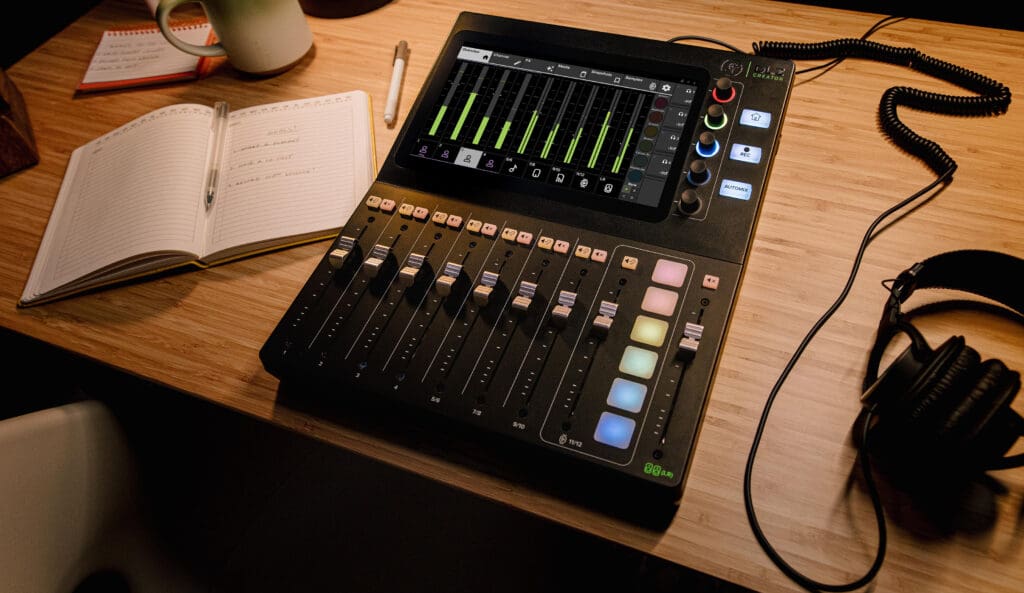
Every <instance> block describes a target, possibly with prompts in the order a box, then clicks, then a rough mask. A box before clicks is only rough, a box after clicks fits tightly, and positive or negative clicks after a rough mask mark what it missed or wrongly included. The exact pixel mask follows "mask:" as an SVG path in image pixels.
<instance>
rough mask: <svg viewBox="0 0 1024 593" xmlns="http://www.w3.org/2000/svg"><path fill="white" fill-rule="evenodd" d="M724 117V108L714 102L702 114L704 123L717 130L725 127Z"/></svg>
mask: <svg viewBox="0 0 1024 593" xmlns="http://www.w3.org/2000/svg"><path fill="white" fill-rule="evenodd" d="M726 119H727V118H726V116H725V109H723V108H722V106H721V105H719V104H717V103H715V104H714V105H711V106H709V107H708V112H707V113H706V114H705V115H704V125H705V126H707V127H708V128H710V129H712V130H718V129H721V128H723V127H725V122H726Z"/></svg>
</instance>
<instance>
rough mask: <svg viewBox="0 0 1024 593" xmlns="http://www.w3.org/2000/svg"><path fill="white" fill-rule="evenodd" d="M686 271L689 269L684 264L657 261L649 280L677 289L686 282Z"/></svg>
mask: <svg viewBox="0 0 1024 593" xmlns="http://www.w3.org/2000/svg"><path fill="white" fill-rule="evenodd" d="M688 269H689V268H688V267H687V266H686V264H683V263H679V262H677V261H671V260H667V259H659V260H658V261H657V263H655V264H654V273H653V274H651V280H654V281H655V282H657V283H658V284H664V285H665V286H675V287H677V288H678V287H680V286H682V285H683V282H686V272H687V270H688Z"/></svg>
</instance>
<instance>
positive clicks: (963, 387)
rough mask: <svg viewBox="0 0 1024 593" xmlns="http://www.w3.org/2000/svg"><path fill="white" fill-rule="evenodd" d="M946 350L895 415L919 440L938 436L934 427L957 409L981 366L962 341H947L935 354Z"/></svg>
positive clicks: (919, 378)
mask: <svg viewBox="0 0 1024 593" xmlns="http://www.w3.org/2000/svg"><path fill="white" fill-rule="evenodd" d="M945 348H949V349H950V352H949V353H948V356H947V357H944V358H943V359H942V361H941V363H939V364H936V365H932V366H930V367H928V368H926V369H924V370H923V371H922V374H921V375H920V376H919V377H918V380H917V381H915V383H914V385H913V386H912V387H911V389H910V391H909V392H908V393H907V395H906V404H905V405H904V406H903V409H902V410H900V411H899V412H897V413H898V414H899V415H900V423H901V424H904V425H905V426H906V428H907V429H909V430H911V431H912V432H914V433H917V435H918V436H926V437H930V436H931V434H939V433H940V432H941V431H939V430H938V429H937V426H938V425H939V424H941V423H942V422H943V420H945V419H948V418H950V416H951V415H952V413H953V412H954V411H955V410H956V409H957V408H958V407H959V405H958V404H959V402H960V401H961V400H962V397H963V394H964V393H966V392H967V391H968V390H969V389H970V388H971V386H972V385H973V384H974V378H975V377H976V376H977V369H978V366H979V365H980V364H981V356H980V355H979V354H978V352H977V351H976V350H974V349H973V348H971V347H969V346H967V345H966V344H965V343H964V342H963V339H962V338H961V339H959V340H954V339H951V340H948V341H947V342H946V343H945V344H943V346H942V347H940V348H939V351H938V352H939V353H940V354H941V352H942V350H943V349H945ZM921 433H923V435H922V434H921Z"/></svg>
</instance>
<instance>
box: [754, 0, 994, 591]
mask: <svg viewBox="0 0 1024 593" xmlns="http://www.w3.org/2000/svg"><path fill="white" fill-rule="evenodd" d="M899 20H902V19H897V18H896V17H887V18H885V19H882V20H881V21H879V22H878V23H876V24H875V26H874V27H872V28H871V29H869V30H868V31H867V32H866V33H865V34H864V35H863V36H862V37H861V38H860V39H837V40H834V41H826V42H822V43H782V42H761V43H755V44H754V46H753V47H754V54H755V55H762V56H768V57H776V58H786V59H792V60H814V59H831V60H832V61H831V62H829V63H827V64H824V65H823V66H820V67H819V68H829V67H833V66H835V65H836V64H838V63H839V62H841V61H842V60H844V59H846V58H850V57H853V58H864V59H871V60H875V61H880V62H887V63H892V64H902V65H904V66H907V67H909V68H911V69H914V70H917V71H919V72H923V73H926V74H929V75H931V76H933V77H936V78H940V79H943V80H946V81H948V82H951V83H953V84H956V85H957V86H960V87H962V88H966V89H968V90H970V91H973V92H975V93H977V95H976V96H954V95H943V94H937V93H929V92H925V91H921V90H918V89H914V88H910V87H893V88H890V89H889V90H887V91H886V92H885V93H884V94H883V95H882V100H881V102H880V103H879V119H880V120H881V127H882V129H883V131H884V132H885V133H886V135H888V136H889V137H890V139H892V140H893V142H894V143H895V144H896V145H897V146H899V147H900V148H901V149H903V150H905V151H906V152H908V153H909V154H911V155H913V156H916V157H918V158H919V159H921V160H922V161H924V163H925V164H926V165H928V167H929V168H931V169H932V170H933V171H934V172H935V173H936V175H937V176H938V177H937V179H935V181H933V182H932V183H930V184H928V185H927V186H925V187H924V188H922V189H921V190H919V191H918V192H916V193H914V194H913V195H911V196H909V197H907V198H904V199H903V200H901V201H900V202H898V203H897V204H895V205H893V206H891V207H890V208H888V209H887V210H885V211H884V212H882V214H880V215H879V216H878V217H877V218H876V219H875V220H874V221H873V222H872V223H871V225H870V226H869V227H868V229H867V231H866V232H865V233H864V237H863V239H862V240H861V243H860V246H859V247H858V249H857V253H856V256H855V257H854V261H853V265H852V267H851V269H850V274H849V277H848V278H847V281H846V285H845V286H844V287H843V289H842V291H841V292H840V294H839V296H838V297H837V298H836V300H835V302H834V303H833V304H832V306H830V307H829V308H828V310H826V311H825V313H824V314H823V315H822V316H821V318H820V319H818V321H817V322H815V323H814V325H813V326H812V327H811V329H810V331H808V332H807V335H806V336H805V337H804V339H803V340H802V341H801V342H800V344H799V346H798V347H797V349H796V350H795V351H794V352H793V355H792V356H791V357H790V359H789V362H788V363H787V364H786V366H785V367H784V368H783V371H782V373H781V374H780V375H779V378H778V380H777V381H776V382H775V385H774V386H773V387H772V389H771V391H770V392H769V394H768V398H767V400H766V401H765V405H764V408H763V410H762V412H761V418H760V421H759V422H758V425H757V430H756V431H755V433H754V439H753V442H752V444H751V447H750V452H749V454H748V455H747V464H746V469H745V472H744V476H743V501H744V506H745V508H746V513H747V519H748V521H749V523H750V527H751V530H752V531H753V533H754V537H755V538H756V539H757V541H758V543H759V544H760V546H761V548H762V549H763V550H764V552H765V554H767V555H768V557H769V558H770V559H771V560H772V562H774V563H775V565H776V566H777V567H778V568H779V569H780V570H781V571H782V572H783V573H784V574H786V576H788V577H789V578H790V579H792V580H793V581H794V582H796V583H797V584H798V585H800V586H801V587H803V588H805V589H807V590H809V591H830V592H844V591H852V590H854V589H859V588H861V587H864V586H865V585H867V584H869V583H870V582H871V581H873V580H874V578H875V577H876V576H877V574H878V571H879V570H880V569H881V567H882V563H883V562H884V560H885V551H886V540H887V533H886V525H885V511H884V508H883V507H882V502H881V497H880V495H879V493H878V489H877V487H876V485H875V482H874V477H873V475H872V471H871V464H870V459H869V457H870V455H869V449H868V447H867V440H868V427H869V426H870V424H871V417H872V415H873V413H874V408H872V409H870V410H868V411H867V412H866V416H865V420H864V424H863V431H864V434H863V437H862V438H861V443H860V446H859V448H858V457H859V458H860V469H861V472H862V473H863V475H864V482H865V485H866V486H867V490H868V496H869V497H870V499H871V504H872V507H873V508H874V512H875V521H876V523H877V525H878V548H877V551H876V554H875V558H874V560H873V562H872V563H871V566H870V567H869V568H868V569H867V571H866V572H865V573H864V575H863V576H861V577H860V578H858V579H856V580H853V581H850V582H847V583H838V584H832V583H823V582H821V581H817V580H815V579H812V578H810V577H808V576H806V575H804V574H803V573H801V572H800V571H798V570H797V569H795V568H793V567H792V566H791V565H790V564H789V563H787V562H786V561H785V560H784V559H783V558H782V556H781V555H780V554H779V553H778V552H777V551H776V550H775V548H774V547H773V546H772V545H771V543H770V542H769V541H768V538H767V536H766V535H765V534H764V531H763V530H762V529H761V525H760V523H759V521H758V519H757V513H756V512H755V510H754V504H753V496H752V488H751V483H752V481H753V480H752V478H753V469H754V460H755V458H756V456H757V450H758V448H759V446H760V443H761V438H762V436H763V435H764V430H765V427H766V425H767V422H768V415H769V414H770V412H771V408H772V405H773V404H774V402H775V398H776V397H777V396H778V394H779V391H780V390H781V388H782V385H783V383H785V381H786V379H787V378H788V377H789V374H790V372H791V371H792V370H793V367H794V366H795V365H796V362H797V361H798V360H799V358H800V356H802V355H803V352H804V351H805V350H806V348H807V346H808V345H809V344H810V342H811V340H812V339H814V336H815V335H817V333H818V331H819V330H820V329H821V328H822V327H823V326H824V325H825V323H826V322H827V321H828V320H829V319H830V318H831V317H832V315H833V314H834V313H835V312H836V311H837V310H838V309H839V307H840V305H842V303H843V302H844V301H845V300H846V297H847V296H848V295H849V293H850V290H851V289H852V287H853V283H854V280H855V279H856V276H857V272H858V270H859V268H860V264H861V261H862V260H863V257H864V252H865V250H866V249H867V246H868V244H869V243H870V242H871V240H872V239H873V238H874V235H875V231H876V229H877V228H878V227H879V225H881V224H882V222H884V221H885V220H886V219H887V218H888V217H890V216H891V215H893V214H895V213H896V212H898V211H900V210H902V209H903V208H905V207H907V206H909V205H910V204H911V203H913V202H914V201H915V200H917V199H918V198H920V197H922V196H924V195H926V194H928V193H929V192H931V191H932V190H933V189H935V188H936V187H938V186H939V185H941V184H946V183H949V182H951V181H952V177H953V173H954V172H955V171H956V168H957V165H956V161H954V160H953V159H952V158H951V157H950V156H949V155H948V154H946V152H945V151H944V150H943V149H942V147H940V146H939V145H938V144H937V143H935V142H933V141H931V140H928V139H926V138H924V137H922V136H919V135H918V134H916V133H915V132H914V131H913V130H911V129H910V128H909V127H907V126H906V125H905V124H904V123H903V122H902V121H901V120H900V119H899V116H898V114H897V108H898V107H899V106H901V105H905V106H908V107H913V108H916V109H920V110H924V111H931V112H936V113H945V114H953V115H994V114H999V113H1004V112H1005V111H1006V109H1007V108H1008V106H1009V103H1010V90H1009V88H1007V87H1005V86H1004V85H1002V84H1000V83H998V82H996V81H994V80H991V79H989V78H986V77H983V76H981V75H979V74H976V73H974V72H971V71H970V70H967V69H964V68H961V67H958V66H954V65H952V64H949V63H947V62H943V61H941V60H936V59H935V58H932V57H930V56H927V55H925V54H922V53H921V52H919V51H918V50H916V49H912V48H897V47H893V46H888V45H883V44H879V43H875V42H872V41H867V37H868V36H869V35H871V34H872V33H874V32H875V31H877V30H878V29H880V28H882V27H885V26H888V25H890V24H892V23H894V22H898V21H899ZM807 71H810V70H804V71H803V72H807Z"/></svg>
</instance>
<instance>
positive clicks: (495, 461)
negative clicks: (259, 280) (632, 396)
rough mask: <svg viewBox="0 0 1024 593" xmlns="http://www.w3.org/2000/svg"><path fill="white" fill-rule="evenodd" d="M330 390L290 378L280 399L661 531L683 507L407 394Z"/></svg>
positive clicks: (665, 494) (657, 490)
mask: <svg viewBox="0 0 1024 593" xmlns="http://www.w3.org/2000/svg"><path fill="white" fill-rule="evenodd" d="M333 392H334V393H338V392H339V390H338V389H334V390H333ZM326 393H327V390H326V389H324V388H318V387H316V386H310V385H299V384H295V383H289V384H286V383H285V382H282V383H281V384H280V385H279V387H278V393H277V405H279V406H284V407H287V408H290V409H291V410H294V411H297V412H301V413H304V414H308V415H311V416H315V417H317V418H319V419H322V420H324V421H326V422H330V423H333V424H336V425H338V426H343V427H348V428H351V429H352V430H355V431H358V432H364V433H368V434H372V435H373V436H376V437H379V438H381V439H383V440H387V441H389V442H393V443H395V444H398V445H400V446H403V447H406V448H409V449H415V450H416V451H420V452H423V453H426V454H429V455H431V456H433V457H437V458H441V459H445V460H447V461H450V462H453V463H457V464H459V465H461V466H465V467H467V468H470V469H473V470H476V471H480V472H483V473H485V474H488V475H491V476H494V477H496V478H498V479H501V480H505V481H508V482H512V483H516V484H522V485H524V486H525V487H527V488H529V489H532V490H535V491H538V492H541V493H543V494H546V495H550V496H552V497H555V498H559V499H562V500H564V501H566V502H569V503H571V504H574V505H579V506H581V507H586V508H587V509H590V510H592V511H595V512H598V513H601V514H604V515H607V516H609V517H613V518H617V519H620V520H623V521H626V522H629V523H632V524H634V525H636V526H638V527H641V528H645V529H650V530H654V531H656V532H662V531H664V530H665V529H667V528H668V526H669V525H670V524H671V522H672V519H673V518H674V517H675V515H676V512H677V511H678V510H679V502H680V497H681V492H679V491H671V490H666V489H665V488H663V487H658V486H656V485H654V484H650V485H649V484H647V483H645V482H642V481H640V480H637V479H632V478H628V477H626V476H622V475H619V474H617V473H616V472H609V471H607V470H605V471H601V468H596V467H592V466H589V465H586V464H584V463H582V462H580V461H577V460H575V459H571V458H568V457H564V458H563V457H562V456H560V455H559V454H557V453H555V452H552V451H547V450H545V449H543V448H542V447H541V446H539V445H531V444H529V443H526V442H521V441H517V440H514V439H513V438H512V437H507V436H505V435H501V434H498V433H491V432H486V431H485V430H483V429H479V428H477V427H475V426H470V425H467V424H463V423H459V422H457V421H455V420H453V419H450V418H447V417H444V416H441V415H440V414H437V413H432V412H430V411H429V410H421V409H418V408H415V407H414V406H412V405H409V404H404V403H402V402H395V401H391V400H385V399H384V398H379V397H375V396H373V395H372V394H364V393H358V392H356V391H355V390H354V389H353V390H350V391H348V392H347V393H345V396H344V397H338V398H337V399H334V400H328V399H327V397H326V395H325V394H326Z"/></svg>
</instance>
